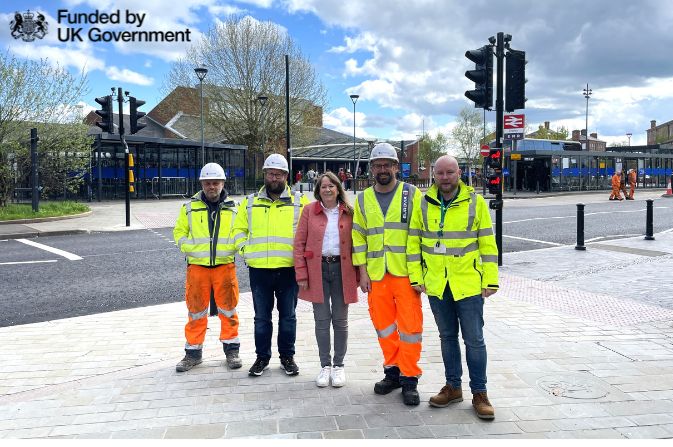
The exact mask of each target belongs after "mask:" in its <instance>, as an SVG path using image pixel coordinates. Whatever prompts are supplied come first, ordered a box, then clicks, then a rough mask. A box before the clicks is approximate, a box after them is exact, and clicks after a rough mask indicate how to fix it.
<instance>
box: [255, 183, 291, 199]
mask: <svg viewBox="0 0 673 447" xmlns="http://www.w3.org/2000/svg"><path fill="white" fill-rule="evenodd" d="M257 197H259V198H260V199H266V200H272V199H271V197H269V194H267V192H266V185H264V186H262V187H261V188H260V189H259V193H257ZM278 200H282V201H283V202H290V201H291V200H292V197H291V195H290V187H289V186H287V184H286V185H285V190H284V191H283V192H282V193H281V194H280V197H279V198H278Z"/></svg>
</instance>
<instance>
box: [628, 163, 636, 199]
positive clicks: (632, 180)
mask: <svg viewBox="0 0 673 447" xmlns="http://www.w3.org/2000/svg"><path fill="white" fill-rule="evenodd" d="M635 191H636V170H635V169H629V195H628V197H627V198H626V200H634V199H633V193H634V192H635Z"/></svg>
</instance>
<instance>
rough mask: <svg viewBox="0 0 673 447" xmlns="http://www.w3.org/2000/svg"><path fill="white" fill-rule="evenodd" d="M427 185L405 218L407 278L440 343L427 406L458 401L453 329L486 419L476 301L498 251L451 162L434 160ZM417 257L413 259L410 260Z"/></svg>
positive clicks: (490, 290)
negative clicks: (440, 373) (438, 371)
mask: <svg viewBox="0 0 673 447" xmlns="http://www.w3.org/2000/svg"><path fill="white" fill-rule="evenodd" d="M433 175H434V184H433V185H432V187H430V189H428V191H427V192H426V193H425V195H424V196H423V199H422V200H421V204H420V207H419V208H417V209H416V210H415V211H414V214H413V215H412V223H411V225H412V227H414V228H416V227H420V228H421V229H422V231H421V232H420V233H416V232H414V233H412V234H410V235H409V238H408V243H407V250H408V253H409V257H408V259H409V278H410V280H411V284H412V285H414V287H415V288H416V290H418V291H419V292H420V291H423V292H425V293H427V295H428V300H429V302H430V308H431V309H432V313H433V315H434V317H435V322H436V323H437V328H438V329H439V338H440V341H441V349H442V359H443V361H444V374H445V377H446V385H445V386H444V387H442V389H441V391H440V392H439V393H438V394H437V395H436V396H433V397H431V398H430V405H431V406H434V407H446V406H448V405H449V404H450V403H452V402H461V401H462V400H463V392H462V388H461V377H462V375H463V371H462V367H461V358H460V346H459V344H458V331H459V327H460V332H461V334H462V338H463V340H464V342H465V355H466V360H467V367H468V370H469V373H470V390H471V391H472V406H473V407H474V409H475V411H476V413H477V416H478V417H480V418H482V419H493V418H494V415H495V411H494V409H493V406H492V405H491V403H490V402H489V400H488V395H487V393H486V344H485V342H484V334H483V326H484V318H483V315H484V313H483V311H484V299H485V298H487V297H489V296H491V295H493V294H494V293H496V292H497V290H498V248H497V246H496V243H495V237H494V235H493V229H492V228H491V216H490V214H489V209H488V205H487V204H486V201H485V200H484V198H483V197H482V196H480V195H478V194H476V193H475V190H474V188H472V187H471V186H467V185H465V183H463V182H462V181H461V180H460V175H461V171H460V169H459V168H458V162H457V161H456V159H455V158H454V157H452V156H450V155H444V156H442V157H439V159H437V161H436V162H435V170H434V174H433ZM416 253H420V256H415V254H416Z"/></svg>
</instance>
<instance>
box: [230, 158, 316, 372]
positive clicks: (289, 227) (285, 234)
mask: <svg viewBox="0 0 673 447" xmlns="http://www.w3.org/2000/svg"><path fill="white" fill-rule="evenodd" d="M262 171H263V172H264V186H263V187H262V188H261V189H260V190H259V192H257V193H255V194H250V195H249V196H247V197H246V198H245V199H243V201H242V202H241V204H240V206H239V208H238V215H237V216H236V222H235V223H234V230H233V237H234V242H235V244H236V248H237V249H239V250H240V253H241V254H242V256H243V259H245V262H246V264H247V265H248V272H249V274H250V288H251V290H252V301H253V305H254V308H255V352H256V354H257V360H256V361H255V363H254V364H253V365H252V367H251V368H250V371H249V375H250V376H253V377H255V376H261V375H262V374H263V373H264V370H266V369H267V368H268V367H269V360H270V359H271V338H272V336H273V322H272V311H273V308H274V296H275V299H276V308H277V309H278V354H279V355H280V367H281V368H282V369H283V371H285V373H286V374H287V375H289V376H296V375H297V374H299V367H298V366H297V364H296V363H295V361H294V354H295V347H294V345H295V340H296V335H297V318H296V315H295V309H296V307H297V295H298V293H299V286H298V285H297V281H296V279H295V272H294V253H293V246H294V235H295V232H296V230H297V223H298V222H299V216H300V215H301V211H302V209H303V208H304V205H306V204H308V203H309V200H308V198H307V197H306V196H304V194H303V193H300V192H295V193H292V191H291V190H290V188H289V186H288V185H287V177H288V172H289V169H288V165H287V160H286V159H285V157H283V156H282V155H280V154H271V155H269V157H267V159H266V160H265V161H264V166H263V167H262Z"/></svg>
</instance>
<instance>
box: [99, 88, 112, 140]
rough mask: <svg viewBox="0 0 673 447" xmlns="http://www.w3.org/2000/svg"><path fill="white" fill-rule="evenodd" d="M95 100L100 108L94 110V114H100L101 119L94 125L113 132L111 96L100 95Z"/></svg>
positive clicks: (104, 130)
mask: <svg viewBox="0 0 673 447" xmlns="http://www.w3.org/2000/svg"><path fill="white" fill-rule="evenodd" d="M96 102H97V103H98V104H100V105H101V108H100V110H96V115H98V116H100V118H101V120H100V121H97V122H96V126H98V127H100V128H101V129H102V130H103V132H107V133H114V124H113V120H112V96H110V95H107V96H101V97H100V98H96Z"/></svg>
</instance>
